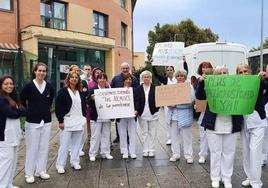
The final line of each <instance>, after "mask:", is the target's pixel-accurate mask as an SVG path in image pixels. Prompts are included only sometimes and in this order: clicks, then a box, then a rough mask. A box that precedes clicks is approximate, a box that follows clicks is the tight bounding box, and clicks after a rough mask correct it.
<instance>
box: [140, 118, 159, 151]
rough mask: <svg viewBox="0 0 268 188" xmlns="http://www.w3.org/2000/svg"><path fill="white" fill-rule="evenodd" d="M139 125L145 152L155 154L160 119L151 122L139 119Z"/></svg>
mask: <svg viewBox="0 0 268 188" xmlns="http://www.w3.org/2000/svg"><path fill="white" fill-rule="evenodd" d="M139 124H140V127H141V131H142V137H143V152H154V151H155V149H154V148H155V142H156V126H157V124H158V119H157V120H150V121H149V120H142V119H141V118H139Z"/></svg>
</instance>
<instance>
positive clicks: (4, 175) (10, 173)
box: [0, 146, 18, 188]
mask: <svg viewBox="0 0 268 188" xmlns="http://www.w3.org/2000/svg"><path fill="white" fill-rule="evenodd" d="M17 152H18V146H10V147H0V169H1V170H0V188H13V178H14V176H15V172H16V167H17Z"/></svg>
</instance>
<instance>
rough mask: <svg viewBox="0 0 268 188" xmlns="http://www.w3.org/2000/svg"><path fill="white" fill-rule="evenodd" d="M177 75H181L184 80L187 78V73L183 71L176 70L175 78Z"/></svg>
mask: <svg viewBox="0 0 268 188" xmlns="http://www.w3.org/2000/svg"><path fill="white" fill-rule="evenodd" d="M179 75H183V76H184V78H185V80H186V78H187V72H186V71H185V70H178V71H177V72H176V73H175V78H177V77H178V76H179Z"/></svg>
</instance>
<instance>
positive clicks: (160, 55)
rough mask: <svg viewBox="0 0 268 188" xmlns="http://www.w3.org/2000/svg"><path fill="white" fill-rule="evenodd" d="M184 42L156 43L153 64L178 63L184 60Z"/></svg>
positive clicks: (166, 64)
mask: <svg viewBox="0 0 268 188" xmlns="http://www.w3.org/2000/svg"><path fill="white" fill-rule="evenodd" d="M183 48H184V42H161V43H156V44H155V46H154V51H153V62H152V65H162V66H168V65H178V64H179V63H180V62H182V56H183V55H182V51H183Z"/></svg>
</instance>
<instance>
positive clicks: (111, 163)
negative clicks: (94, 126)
mask: <svg viewBox="0 0 268 188" xmlns="http://www.w3.org/2000/svg"><path fill="white" fill-rule="evenodd" d="M53 121H54V122H55V118H53ZM112 129H113V131H112V133H113V134H112V138H114V135H115V134H114V126H113V127H112ZM157 131H158V132H157V134H158V136H157V137H158V141H157V145H156V148H157V150H156V156H155V158H143V157H142V143H141V131H140V129H139V127H138V131H137V146H136V151H137V156H138V157H137V159H136V160H131V159H129V160H122V159H121V156H120V152H119V145H114V146H113V151H112V155H113V156H114V158H115V159H114V160H102V159H98V160H96V161H95V162H90V161H89V158H88V156H87V155H86V156H84V157H82V158H81V166H82V170H81V171H74V170H72V169H71V167H70V164H68V166H67V168H66V173H65V174H64V175H59V174H57V172H56V169H55V160H56V156H57V151H58V147H59V129H58V128H57V124H56V123H53V130H52V134H51V138H50V153H49V160H48V173H49V174H50V175H51V179H49V180H40V179H38V178H37V181H36V183H34V184H31V185H29V184H26V183H25V179H24V155H25V145H24V142H22V144H21V145H20V150H19V159H18V168H17V176H16V178H15V182H14V183H15V185H18V186H20V187H21V188H26V187H27V188H28V187H29V188H37V187H38V188H41V187H44V188H45V187H46V188H47V187H48V188H67V187H68V188H84V187H85V188H86V187H87V188H94V187H101V188H107V187H119V188H125V187H132V188H143V187H148V188H149V187H162V188H169V187H170V188H188V187H189V188H190V187H192V188H208V187H211V186H210V178H209V161H208V162H207V163H206V164H204V165H200V164H198V150H199V149H198V147H199V136H198V127H197V125H196V124H194V128H193V137H194V141H193V145H194V155H195V159H194V164H186V161H185V159H184V158H181V159H180V160H179V161H177V162H176V163H172V162H169V157H170V146H166V144H165V142H166V128H165V126H164V121H163V119H162V118H161V119H160V124H159V126H158V130H157ZM85 151H86V152H87V151H88V145H86V146H85ZM182 156H183V155H182ZM244 178H245V174H244V172H243V167H242V153H241V142H240V139H239V140H238V143H237V153H236V158H235V168H234V174H233V178H232V183H233V187H234V188H239V187H241V186H240V183H241V181H242V180H244ZM262 179H263V181H264V186H263V187H264V188H265V187H266V188H268V167H264V168H263V173H262ZM221 187H223V185H221Z"/></svg>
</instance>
